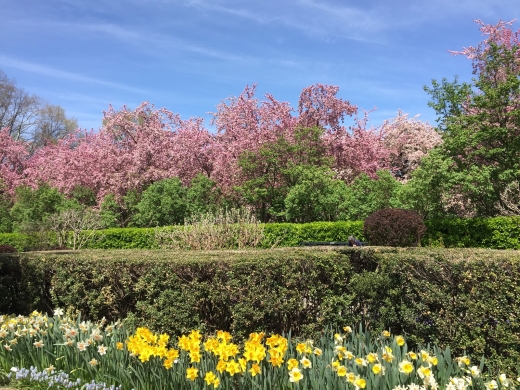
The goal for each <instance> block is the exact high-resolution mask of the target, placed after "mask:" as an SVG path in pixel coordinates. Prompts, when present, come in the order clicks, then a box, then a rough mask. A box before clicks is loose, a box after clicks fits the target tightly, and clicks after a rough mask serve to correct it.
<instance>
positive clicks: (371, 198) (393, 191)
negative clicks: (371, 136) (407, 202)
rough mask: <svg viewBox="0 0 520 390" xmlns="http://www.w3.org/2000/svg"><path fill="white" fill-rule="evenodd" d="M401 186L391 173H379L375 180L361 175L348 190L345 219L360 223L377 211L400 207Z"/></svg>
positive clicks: (382, 171)
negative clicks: (398, 196) (398, 193)
mask: <svg viewBox="0 0 520 390" xmlns="http://www.w3.org/2000/svg"><path fill="white" fill-rule="evenodd" d="M401 186H402V184H401V183H399V182H398V181H397V180H396V179H395V178H394V177H393V176H392V174H391V173H390V172H389V171H385V170H381V171H378V172H377V178H375V179H372V178H370V177H369V176H368V175H367V174H365V173H363V174H361V175H359V176H358V177H357V178H356V179H354V181H353V182H352V184H350V185H349V186H348V188H347V191H346V196H345V200H344V205H343V206H342V209H343V210H344V211H343V213H344V215H343V218H344V219H346V220H349V221H360V220H364V219H365V218H367V217H368V216H369V215H370V214H372V213H373V212H375V211H378V210H381V209H386V208H390V207H399V206H400V202H399V200H398V198H397V192H398V191H399V189H400V187H401Z"/></svg>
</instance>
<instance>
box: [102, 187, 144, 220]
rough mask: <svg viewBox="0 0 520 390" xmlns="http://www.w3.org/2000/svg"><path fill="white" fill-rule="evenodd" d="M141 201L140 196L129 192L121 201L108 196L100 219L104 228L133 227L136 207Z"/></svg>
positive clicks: (103, 203) (104, 200) (110, 195)
mask: <svg viewBox="0 0 520 390" xmlns="http://www.w3.org/2000/svg"><path fill="white" fill-rule="evenodd" d="M139 201H140V194H139V193H137V192H135V191H129V192H127V194H126V195H125V196H123V197H121V198H119V199H116V197H115V196H114V195H113V194H108V195H107V196H105V198H104V199H103V202H101V207H100V217H101V221H102V224H103V227H105V228H107V229H109V228H116V227H126V226H131V225H132V217H133V215H134V214H135V213H136V206H137V204H138V203H139Z"/></svg>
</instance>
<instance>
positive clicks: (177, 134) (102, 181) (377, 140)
mask: <svg viewBox="0 0 520 390" xmlns="http://www.w3.org/2000/svg"><path fill="white" fill-rule="evenodd" d="M255 89H256V86H255V85H253V86H252V87H249V86H246V88H245V89H244V91H243V92H242V93H241V94H240V95H239V96H237V97H230V98H228V99H226V100H224V101H222V102H221V103H220V104H218V105H217V110H216V112H215V113H213V119H212V124H213V125H214V126H215V128H216V133H215V134H213V133H211V132H210V131H208V129H206V128H205V127H204V121H203V120H202V119H201V118H190V119H188V120H184V119H181V118H180V116H179V115H178V114H173V113H172V112H170V111H168V110H166V109H165V108H159V109H158V108H155V107H154V106H153V105H151V104H149V103H148V102H144V103H142V104H141V105H140V106H139V107H137V108H135V109H133V110H131V109H129V108H128V107H126V106H124V107H123V108H122V109H121V110H115V109H114V108H113V107H112V106H109V109H108V110H107V111H106V112H104V113H103V126H102V127H101V128H100V130H99V131H98V132H94V131H85V130H78V131H77V132H76V133H74V134H71V135H68V136H67V137H65V138H63V139H61V140H60V141H59V142H57V143H56V144H49V145H46V146H44V147H42V148H39V149H37V150H36V151H35V152H34V153H33V154H32V155H29V152H28V150H29V149H28V146H29V145H27V144H23V143H21V142H18V141H14V140H13V139H11V138H10V137H9V135H8V131H7V130H5V129H4V130H2V132H0V148H1V149H0V152H1V153H2V154H1V156H2V160H0V174H1V177H2V180H3V182H4V183H5V185H6V186H7V187H8V188H9V189H10V190H11V191H12V190H13V189H14V188H15V187H16V186H18V185H20V184H28V185H31V186H37V185H38V184H39V183H41V182H46V183H49V184H50V185H51V186H54V187H57V188H58V189H59V190H60V191H62V192H64V193H66V194H70V193H71V192H72V191H73V190H74V189H75V188H76V187H77V186H83V187H87V188H90V189H91V190H93V191H94V193H95V194H96V195H97V197H98V200H99V201H101V200H102V199H103V198H104V197H105V196H106V195H107V194H114V195H115V196H116V198H119V197H121V196H123V195H124V194H126V193H127V192H128V191H131V190H137V191H140V190H142V189H143V188H145V187H146V186H148V185H149V184H151V183H153V182H156V181H158V180H161V179H164V178H169V177H179V178H180V179H181V180H182V182H183V183H185V184H187V183H189V182H190V181H191V180H192V179H193V178H194V177H195V176H196V175H197V174H200V173H202V174H204V175H206V176H207V177H209V178H211V179H212V180H214V181H216V183H217V184H218V185H219V186H220V187H221V188H222V190H223V191H224V192H229V191H232V189H233V188H234V186H237V185H240V184H241V180H243V177H242V176H241V175H240V167H239V165H238V161H239V159H240V157H241V156H242V155H243V153H244V152H246V151H250V152H255V151H258V150H259V149H260V148H261V147H262V145H264V144H266V143H271V142H275V141H276V140H277V139H278V138H279V137H280V136H283V137H284V138H285V139H287V140H289V142H291V140H293V141H294V135H295V131H296V130H297V129H298V128H301V127H313V126H319V127H321V128H322V129H323V141H324V144H325V146H326V151H327V152H326V153H327V154H328V155H329V156H331V157H333V158H334V170H335V171H336V172H337V176H338V177H340V178H342V179H344V180H346V181H350V180H352V179H353V178H355V177H356V176H357V175H359V174H360V173H363V172H364V173H367V174H368V175H370V176H374V175H375V173H376V171H377V170H379V169H385V168H386V169H389V168H390V167H391V156H393V154H392V153H394V154H395V150H396V148H399V147H401V148H405V147H404V146H403V145H405V144H406V143H407V142H408V143H412V144H414V145H419V144H422V145H423V146H424V145H426V147H425V148H423V149H421V150H423V151H424V152H426V149H427V148H428V147H429V145H433V144H434V143H435V142H434V141H427V142H424V140H421V137H426V138H427V137H431V134H430V133H428V131H424V132H423V133H424V134H423V133H422V132H421V130H420V129H422V127H421V126H423V125H421V124H420V122H418V121H415V122H413V125H412V126H411V127H414V126H415V127H414V128H417V129H418V130H417V131H416V132H413V131H412V132H411V133H410V131H409V132H408V133H410V134H408V135H406V136H405V135H403V134H404V133H406V131H405V130H403V129H404V128H406V126H405V125H404V124H403V123H404V122H406V120H404V122H403V120H398V121H397V122H395V123H394V122H392V123H386V124H384V125H383V126H379V127H368V113H367V112H364V114H363V116H362V117H361V118H359V117H358V108H357V107H356V106H355V105H353V104H351V103H350V102H349V101H346V100H343V99H341V98H339V97H338V96H337V94H338V92H339V88H338V87H336V86H330V85H323V84H316V85H313V86H310V87H307V88H304V89H303V91H302V93H301V95H300V101H299V103H298V109H297V110H294V109H293V108H292V107H291V106H290V105H289V103H287V102H280V101H278V100H276V99H275V98H274V97H273V96H272V95H270V94H266V95H265V98H264V99H263V100H260V99H258V98H257V97H255ZM400 115H401V114H400ZM348 118H351V125H350V126H348V127H347V126H345V125H344V121H345V120H347V119H348ZM402 122H403V123H402ZM424 126H426V125H424ZM397 128H399V129H401V130H397ZM385 132H387V133H388V134H391V135H386V136H385V134H386V133H385ZM399 132H401V133H403V134H401V133H399ZM412 133H413V135H411V134H412ZM427 133H428V134H427ZM399 134H400V135H399ZM414 137H415V138H414ZM390 139H393V141H392V142H390V141H389V140H390Z"/></svg>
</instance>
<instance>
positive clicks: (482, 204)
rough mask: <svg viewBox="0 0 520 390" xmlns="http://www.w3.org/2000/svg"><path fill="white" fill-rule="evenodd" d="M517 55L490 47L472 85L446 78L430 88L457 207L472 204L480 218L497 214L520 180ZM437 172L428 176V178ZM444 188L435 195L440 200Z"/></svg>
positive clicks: (494, 45)
mask: <svg viewBox="0 0 520 390" xmlns="http://www.w3.org/2000/svg"><path fill="white" fill-rule="evenodd" d="M518 50H519V48H518V47H516V46H514V45H513V46H512V47H511V48H508V47H506V46H505V45H497V44H496V43H493V42H490V43H489V50H488V52H487V53H486V61H485V63H484V64H483V66H482V69H479V72H478V78H476V79H473V81H472V83H471V84H465V83H464V84H458V83H457V79H455V81H454V82H453V83H449V82H447V81H446V80H445V79H444V80H443V81H442V83H441V84H439V83H437V82H436V81H435V80H433V88H432V89H429V88H425V89H426V91H427V92H429V93H430V95H431V97H432V99H433V101H432V102H431V103H430V106H431V107H433V108H434V109H435V110H436V111H437V114H439V115H440V118H439V121H440V124H441V128H442V130H443V131H444V134H443V140H444V142H443V144H442V145H441V146H440V154H439V156H440V157H441V158H442V159H444V160H445V161H446V162H447V170H446V171H445V173H446V175H447V176H448V180H447V181H448V182H451V183H452V186H451V189H452V190H454V191H453V192H454V193H452V194H451V195H452V196H453V195H458V196H455V198H454V202H455V203H460V202H461V201H462V202H463V203H466V204H471V207H472V208H473V211H474V213H476V215H478V216H495V215H497V214H498V210H497V204H498V202H499V200H500V194H501V193H502V192H503V191H504V189H505V188H506V186H507V185H508V184H509V183H510V182H512V181H514V180H516V179H518V177H519V176H520V138H519V137H518V131H519V129H520V110H519V109H518V101H520V74H519V68H518V65H517V57H518V55H517V54H518ZM433 173H434V172H431V171H427V172H426V177H427V176H428V175H432V174H433ZM412 180H419V177H418V176H416V177H415V178H414V179H412ZM434 180H439V179H434ZM455 183H459V184H458V185H457V184H455ZM445 188H446V185H443V186H441V187H440V188H439V190H437V191H436V193H437V194H439V195H438V196H440V197H442V195H444V194H442V193H441V192H440V191H441V190H442V189H445ZM433 190H435V188H433ZM456 215H461V214H456ZM466 215H467V214H466Z"/></svg>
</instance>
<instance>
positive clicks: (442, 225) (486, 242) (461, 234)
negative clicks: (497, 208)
mask: <svg viewBox="0 0 520 390" xmlns="http://www.w3.org/2000/svg"><path fill="white" fill-rule="evenodd" d="M425 224H426V227H427V230H426V235H425V237H424V238H423V240H422V243H423V245H424V246H440V247H447V248H492V249H520V217H496V218H451V219H442V220H433V221H432V220H426V221H425Z"/></svg>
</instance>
